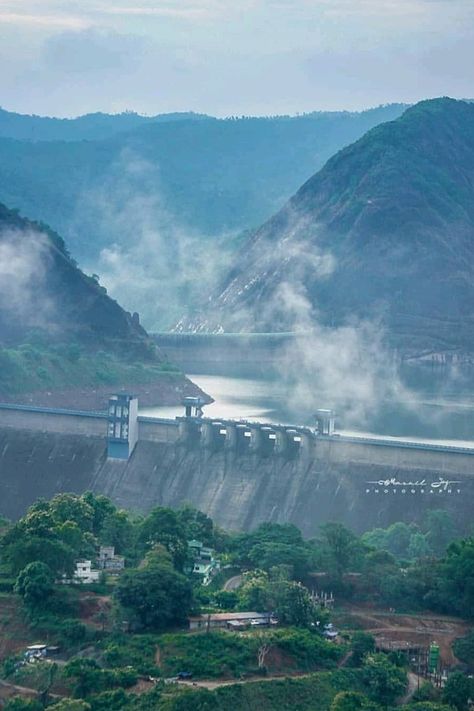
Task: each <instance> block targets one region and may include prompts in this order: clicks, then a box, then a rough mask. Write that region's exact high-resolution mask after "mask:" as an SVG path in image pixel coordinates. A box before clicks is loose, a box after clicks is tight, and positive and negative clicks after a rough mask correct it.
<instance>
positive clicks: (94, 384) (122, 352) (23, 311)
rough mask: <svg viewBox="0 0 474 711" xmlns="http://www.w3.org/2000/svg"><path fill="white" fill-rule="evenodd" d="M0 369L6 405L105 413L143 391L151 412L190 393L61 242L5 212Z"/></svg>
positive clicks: (0, 232) (0, 225)
mask: <svg viewBox="0 0 474 711" xmlns="http://www.w3.org/2000/svg"><path fill="white" fill-rule="evenodd" d="M0 364H1V368H0V398H1V399H2V400H3V401H5V400H8V399H10V400H11V399H13V400H15V401H18V400H22V399H23V400H24V401H28V402H30V401H33V402H35V403H36V404H45V403H47V404H53V405H54V404H62V405H67V406H77V405H78V402H80V403H82V404H83V407H85V408H87V407H102V406H103V404H104V400H105V398H106V396H107V395H108V394H109V393H110V392H111V390H114V389H117V388H118V389H122V388H124V387H125V388H126V389H128V388H131V389H132V390H133V391H134V392H137V390H138V391H140V389H141V387H142V386H145V387H144V389H145V391H146V395H147V396H148V400H149V401H150V404H156V403H157V402H166V400H168V401H170V400H171V401H172V402H179V400H180V398H181V395H182V394H183V393H184V392H188V391H189V390H191V391H193V390H195V388H193V385H192V383H190V381H188V380H186V378H185V377H184V376H183V375H182V374H181V373H179V371H177V369H176V368H173V366H172V365H171V364H169V363H168V362H167V361H166V360H165V359H164V358H163V357H162V356H161V354H160V353H159V351H158V349H157V348H156V347H155V346H154V344H153V342H152V341H151V339H150V338H149V336H148V334H147V333H146V331H145V330H144V329H143V328H142V327H141V326H140V324H139V320H138V317H137V314H134V315H131V314H130V313H128V312H126V311H124V309H122V307H121V306H119V304H118V303H117V302H116V301H114V300H113V299H111V298H110V297H109V296H108V295H107V293H106V290H105V289H104V287H102V286H100V284H99V283H98V282H97V280H96V279H95V278H93V277H88V276H86V275H85V274H84V273H83V272H82V271H81V270H80V269H79V268H78V267H77V265H76V263H75V262H74V260H73V259H72V258H71V257H70V255H69V253H68V251H67V249H66V247H65V244H64V242H63V240H62V238H61V237H60V236H59V235H58V234H56V233H55V232H53V231H52V230H50V229H49V228H48V227H47V226H45V225H43V224H39V223H36V222H32V221H30V220H27V219H25V218H23V217H20V215H19V214H18V213H17V212H16V211H14V210H10V209H8V208H7V207H5V205H3V204H0ZM64 391H66V392H64ZM61 393H62V394H61Z"/></svg>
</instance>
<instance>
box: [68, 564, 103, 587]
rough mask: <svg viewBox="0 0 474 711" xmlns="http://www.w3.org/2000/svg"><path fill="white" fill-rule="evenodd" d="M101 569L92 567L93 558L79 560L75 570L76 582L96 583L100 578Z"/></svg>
mask: <svg viewBox="0 0 474 711" xmlns="http://www.w3.org/2000/svg"><path fill="white" fill-rule="evenodd" d="M99 576H100V570H93V569H92V561H91V560H78V561H77V562H76V570H75V572H74V578H73V580H74V582H75V583H85V584H87V583H96V582H97V581H98V580H99Z"/></svg>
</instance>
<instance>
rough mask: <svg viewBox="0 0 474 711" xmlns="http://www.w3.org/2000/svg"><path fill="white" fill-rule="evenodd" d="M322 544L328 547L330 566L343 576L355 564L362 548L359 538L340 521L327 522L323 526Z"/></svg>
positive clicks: (334, 571) (338, 574) (331, 569)
mask: <svg viewBox="0 0 474 711" xmlns="http://www.w3.org/2000/svg"><path fill="white" fill-rule="evenodd" d="M321 534H322V544H323V546H324V548H325V549H326V555H327V558H328V561H327V563H328V567H329V569H330V571H331V572H332V573H334V574H335V575H337V576H338V577H341V576H342V574H343V573H345V572H346V571H347V570H348V569H349V564H351V563H352V564H354V560H355V557H356V556H357V554H358V553H359V552H360V550H361V545H360V543H359V540H358V538H357V537H356V536H355V535H354V534H353V533H352V531H349V530H348V529H347V528H345V526H343V525H342V524H340V523H326V524H324V526H321Z"/></svg>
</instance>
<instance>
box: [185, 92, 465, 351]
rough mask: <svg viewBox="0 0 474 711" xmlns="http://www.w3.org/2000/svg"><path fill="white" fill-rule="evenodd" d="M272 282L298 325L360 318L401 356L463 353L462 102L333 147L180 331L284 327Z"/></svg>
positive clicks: (290, 323)
mask: <svg viewBox="0 0 474 711" xmlns="http://www.w3.org/2000/svg"><path fill="white" fill-rule="evenodd" d="M282 284H286V285H290V286H291V288H292V289H293V297H294V298H296V297H301V298H302V299H303V302H304V304H305V305H306V306H308V305H309V307H310V308H311V310H312V313H311V317H310V318H309V320H308V323H309V322H311V320H313V322H314V321H317V322H318V323H322V324H323V325H325V326H334V325H336V326H337V325H340V324H343V323H347V322H348V321H350V320H351V319H372V320H375V321H376V322H377V321H379V322H380V323H381V324H383V325H384V327H386V328H387V329H388V332H389V335H390V338H391V341H392V343H393V344H394V345H395V346H396V347H397V348H400V349H402V350H403V351H405V352H409V353H422V352H426V353H430V352H437V351H469V352H474V105H473V104H472V103H467V102H463V101H455V100H452V99H448V98H444V99H437V100H430V101H424V102H421V103H419V104H417V105H416V106H414V107H412V108H410V109H408V110H407V111H406V112H405V113H404V114H403V116H402V117H400V118H398V119H397V120H395V121H393V122H389V123H385V124H383V125H380V126H378V127H376V128H374V129H372V130H371V131H369V132H368V133H367V134H366V135H365V136H364V137H363V138H361V139H360V140H358V141H357V142H356V143H354V144H353V145H351V146H349V147H348V148H345V149H343V150H341V151H340V152H339V153H338V154H337V155H335V156H334V157H333V158H331V159H330V160H329V161H328V163H327V164H326V165H325V167H324V168H323V169H322V170H321V171H319V172H318V173H317V174H316V175H314V176H313V177H312V178H310V180H308V181H307V182H306V183H305V184H304V185H303V186H302V187H301V188H300V190H299V191H298V192H297V193H296V194H295V195H294V197H292V198H291V200H290V201H289V202H288V203H287V204H286V206H285V207H284V208H283V209H282V210H281V211H279V212H278V213H277V214H276V215H275V216H274V217H273V218H271V219H270V220H269V221H268V222H267V223H265V224H264V225H263V227H262V228H261V229H260V230H258V231H257V232H256V233H255V234H254V235H253V236H252V237H251V238H250V240H249V241H248V242H247V243H246V244H245V245H244V247H243V248H242V250H241V252H240V253H239V255H238V257H237V258H236V260H235V262H234V266H233V269H232V270H231V271H230V272H229V273H228V274H227V276H226V277H225V279H224V280H223V284H222V286H221V288H220V289H219V290H218V292H217V293H216V294H215V296H214V297H213V299H212V301H211V305H210V307H209V308H208V309H206V310H205V311H204V313H203V314H202V315H201V316H196V317H194V318H191V319H188V320H184V321H183V322H182V323H181V324H180V328H181V329H183V330H188V329H190V330H219V329H224V330H229V331H230V330H237V331H239V330H243V331H249V330H254V331H285V330H292V328H294V326H295V312H294V309H292V307H291V305H289V304H288V303H285V298H284V295H282V292H281V285H282ZM290 291H291V290H290ZM308 323H307V324H306V325H308Z"/></svg>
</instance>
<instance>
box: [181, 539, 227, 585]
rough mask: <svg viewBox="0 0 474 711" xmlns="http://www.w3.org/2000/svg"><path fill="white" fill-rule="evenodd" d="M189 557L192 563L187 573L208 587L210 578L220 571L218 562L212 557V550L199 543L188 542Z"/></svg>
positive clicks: (194, 541)
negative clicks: (194, 575)
mask: <svg viewBox="0 0 474 711" xmlns="http://www.w3.org/2000/svg"><path fill="white" fill-rule="evenodd" d="M188 550H189V554H190V555H189V557H190V558H191V560H192V562H191V563H190V565H189V566H188V568H187V571H186V572H188V573H194V574H196V575H200V576H201V577H202V584H203V585H209V583H210V582H211V579H212V576H213V575H215V574H216V573H217V571H218V570H219V569H220V562H219V560H218V559H217V558H215V557H214V551H213V549H212V548H208V547H207V546H204V545H203V544H202V543H201V541H197V540H194V539H193V540H192V541H188Z"/></svg>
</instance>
